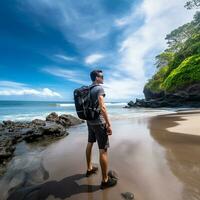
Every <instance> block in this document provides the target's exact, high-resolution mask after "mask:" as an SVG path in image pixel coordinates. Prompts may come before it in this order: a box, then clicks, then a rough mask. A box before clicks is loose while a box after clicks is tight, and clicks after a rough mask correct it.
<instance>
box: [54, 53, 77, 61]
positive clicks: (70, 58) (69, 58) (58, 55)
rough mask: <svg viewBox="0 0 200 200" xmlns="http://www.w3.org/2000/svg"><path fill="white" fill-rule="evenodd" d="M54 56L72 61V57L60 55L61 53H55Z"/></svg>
mask: <svg viewBox="0 0 200 200" xmlns="http://www.w3.org/2000/svg"><path fill="white" fill-rule="evenodd" d="M55 57H57V58H60V59H62V60H65V61H73V60H74V58H73V57H69V56H65V55H62V54H56V55H55Z"/></svg>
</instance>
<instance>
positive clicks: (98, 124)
mask: <svg viewBox="0 0 200 200" xmlns="http://www.w3.org/2000/svg"><path fill="white" fill-rule="evenodd" d="M90 78H91V80H92V84H91V85H96V86H95V87H93V88H92V89H91V101H92V102H94V103H95V102H97V105H98V106H99V108H100V111H101V112H100V115H99V117H98V118H97V119H95V120H87V126H88V144H87V147H86V160H87V172H86V176H87V177H89V176H90V175H92V174H94V173H96V171H97V170H98V168H97V167H95V166H92V162H91V156H92V146H93V143H94V142H96V141H97V143H98V147H99V161H100V165H101V171H102V182H101V189H105V188H108V187H112V186H114V185H116V184H117V181H116V180H115V179H113V178H112V177H110V176H109V175H108V152H107V148H108V147H109V138H108V135H112V129H111V123H110V120H109V118H108V114H107V110H106V106H105V103H104V97H105V92H104V89H103V87H102V86H101V85H100V84H103V72H102V70H93V71H92V72H91V73H90Z"/></svg>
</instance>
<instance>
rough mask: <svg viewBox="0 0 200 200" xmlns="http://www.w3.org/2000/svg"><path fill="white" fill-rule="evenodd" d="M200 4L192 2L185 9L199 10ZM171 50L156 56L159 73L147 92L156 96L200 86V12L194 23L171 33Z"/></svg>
mask: <svg viewBox="0 0 200 200" xmlns="http://www.w3.org/2000/svg"><path fill="white" fill-rule="evenodd" d="M199 5H200V1H195V0H194V1H189V2H187V3H186V5H185V7H187V8H188V9H191V8H193V7H195V8H196V7H198V6H199ZM165 39H166V40H167V44H168V47H167V49H165V50H164V52H161V53H160V54H159V55H157V56H156V63H155V65H156V67H157V72H156V73H155V75H154V76H153V77H152V78H151V79H150V80H149V81H148V82H147V84H146V85H145V88H144V90H149V91H151V92H152V93H160V92H162V93H167V92H175V91H177V90H179V89H184V87H188V86H189V85H191V84H195V83H200V12H199V11H197V12H196V14H195V15H194V17H193V20H192V21H191V22H189V23H187V24H184V25H182V26H180V27H178V28H177V29H175V30H173V31H172V32H171V33H169V34H168V35H167V36H166V38H165Z"/></svg>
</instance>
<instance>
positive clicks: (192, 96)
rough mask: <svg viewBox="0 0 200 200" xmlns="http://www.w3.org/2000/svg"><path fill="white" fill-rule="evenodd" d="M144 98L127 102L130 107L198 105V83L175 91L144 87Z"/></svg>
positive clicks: (199, 103) (199, 102)
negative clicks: (158, 90)
mask: <svg viewBox="0 0 200 200" xmlns="http://www.w3.org/2000/svg"><path fill="white" fill-rule="evenodd" d="M144 95H145V99H136V101H135V102H133V101H130V102H128V104H127V106H126V107H125V108H130V107H148V108H159V107H185V106H188V107H200V83H196V84H192V85H189V86H186V87H185V88H181V89H179V90H177V91H175V92H173V93H172V92H165V93H164V92H160V93H155V92H152V91H151V90H149V89H147V88H144Z"/></svg>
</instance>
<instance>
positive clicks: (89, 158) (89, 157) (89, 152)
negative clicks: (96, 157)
mask: <svg viewBox="0 0 200 200" xmlns="http://www.w3.org/2000/svg"><path fill="white" fill-rule="evenodd" d="M92 146H93V143H91V142H88V144H87V147H86V160H87V170H88V171H90V170H92Z"/></svg>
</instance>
